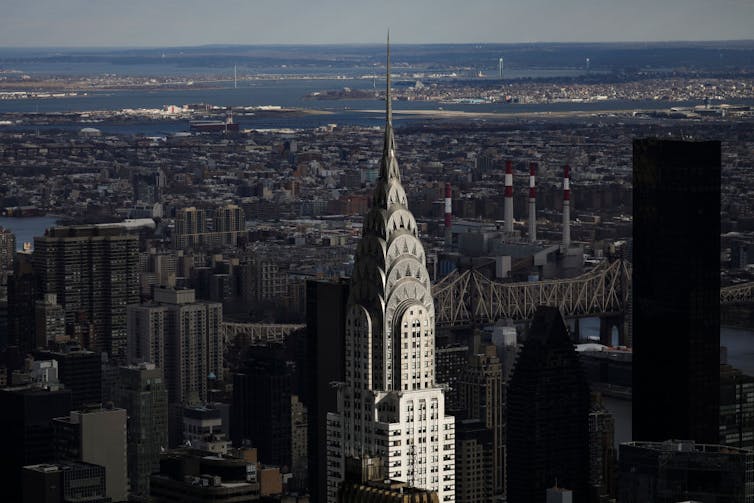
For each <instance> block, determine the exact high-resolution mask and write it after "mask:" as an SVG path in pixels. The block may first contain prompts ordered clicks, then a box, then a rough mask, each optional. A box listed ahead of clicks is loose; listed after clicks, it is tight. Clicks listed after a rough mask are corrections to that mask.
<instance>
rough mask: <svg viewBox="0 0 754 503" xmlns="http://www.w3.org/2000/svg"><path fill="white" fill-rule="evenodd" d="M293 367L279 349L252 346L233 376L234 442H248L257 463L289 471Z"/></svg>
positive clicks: (276, 347)
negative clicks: (237, 371) (255, 455)
mask: <svg viewBox="0 0 754 503" xmlns="http://www.w3.org/2000/svg"><path fill="white" fill-rule="evenodd" d="M292 384H293V367H292V365H291V364H289V363H288V362H287V361H286V358H285V352H284V350H283V347H282V346H277V345H276V346H272V347H266V346H252V347H251V348H249V350H248V351H247V358H246V361H245V362H244V364H243V366H242V367H241V369H240V371H239V373H237V374H235V375H234V376H233V408H232V410H233V412H232V414H233V428H231V430H232V432H233V437H234V438H233V442H234V444H236V445H242V444H243V442H244V441H247V440H248V441H250V442H251V445H252V447H256V448H257V453H258V456H259V461H260V462H262V463H265V464H268V465H276V466H279V467H280V468H281V469H283V470H284V469H286V468H287V469H288V470H290V468H291V385H292Z"/></svg>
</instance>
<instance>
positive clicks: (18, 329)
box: [7, 253, 38, 351]
mask: <svg viewBox="0 0 754 503" xmlns="http://www.w3.org/2000/svg"><path fill="white" fill-rule="evenodd" d="M37 291H38V285H37V278H36V276H35V275H34V268H33V267H32V256H31V254H29V253H19V254H18V255H17V257H16V262H15V263H14V264H13V274H11V275H9V276H8V341H7V342H8V345H10V346H18V347H19V348H21V349H22V350H24V351H33V350H34V349H36V339H35V336H34V332H35V331H36V323H35V319H34V307H35V302H36V301H37V299H38V295H37Z"/></svg>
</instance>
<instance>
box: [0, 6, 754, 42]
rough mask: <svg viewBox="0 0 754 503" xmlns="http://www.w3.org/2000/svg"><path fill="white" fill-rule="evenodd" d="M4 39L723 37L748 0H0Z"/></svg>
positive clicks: (747, 24)
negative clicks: (0, 2)
mask: <svg viewBox="0 0 754 503" xmlns="http://www.w3.org/2000/svg"><path fill="white" fill-rule="evenodd" d="M4 3H5V5H4V6H3V9H2V14H3V15H2V18H1V19H0V47H5V48H30V49H34V48H39V49H43V48H67V49H92V48H134V49H137V48H171V47H202V46H213V45H214V46H246V45H372V44H381V43H383V42H384V39H385V32H386V30H387V28H388V27H390V29H391V32H392V33H393V40H394V42H396V43H398V44H405V45H417V44H527V43H645V42H649V43H651V42H667V43H673V42H728V41H748V40H752V39H754V29H753V28H752V27H753V26H754V2H752V1H749V0H718V1H715V2H707V1H705V0H664V1H663V2H655V1H653V0H636V1H635V2H631V3H625V2H618V1H615V0H607V1H599V0H570V1H569V2H557V1H554V0H529V1H526V0H508V1H506V2H501V1H500V0H471V1H468V2H463V3H461V2H457V1H454V0H411V1H410V2H404V1H399V0H385V1H383V2H379V3H375V2H364V1H359V0H353V1H346V0H320V1H318V2H304V1H300V0H276V1H272V0H258V1H254V2H249V1H243V0H217V1H209V0H203V1H197V0H156V1H152V2H149V1H146V0H133V1H131V2H121V1H116V0H100V1H92V0H66V1H65V2H60V1H59V0H36V1H33V2H28V0H27V1H20V0H6V2H4Z"/></svg>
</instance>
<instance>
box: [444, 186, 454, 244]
mask: <svg viewBox="0 0 754 503" xmlns="http://www.w3.org/2000/svg"><path fill="white" fill-rule="evenodd" d="M452 224H453V200H452V191H451V188H450V184H449V183H446V184H445V244H446V245H447V246H450V245H451V244H452V241H453V234H452V233H451V226H452Z"/></svg>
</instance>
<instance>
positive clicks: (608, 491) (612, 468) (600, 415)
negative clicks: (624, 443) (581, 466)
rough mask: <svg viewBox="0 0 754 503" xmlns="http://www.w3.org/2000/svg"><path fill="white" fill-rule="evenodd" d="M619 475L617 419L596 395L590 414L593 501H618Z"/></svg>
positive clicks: (591, 488) (590, 459)
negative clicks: (617, 486)
mask: <svg viewBox="0 0 754 503" xmlns="http://www.w3.org/2000/svg"><path fill="white" fill-rule="evenodd" d="M616 471H617V467H616V456H615V419H614V418H613V415H612V414H610V412H609V411H608V410H607V409H606V408H605V406H604V404H603V403H602V397H601V396H600V395H599V393H594V394H592V408H591V410H590V411H589V493H590V494H589V498H590V501H595V502H597V501H602V500H603V499H611V498H615V485H616V484H615V476H616Z"/></svg>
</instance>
